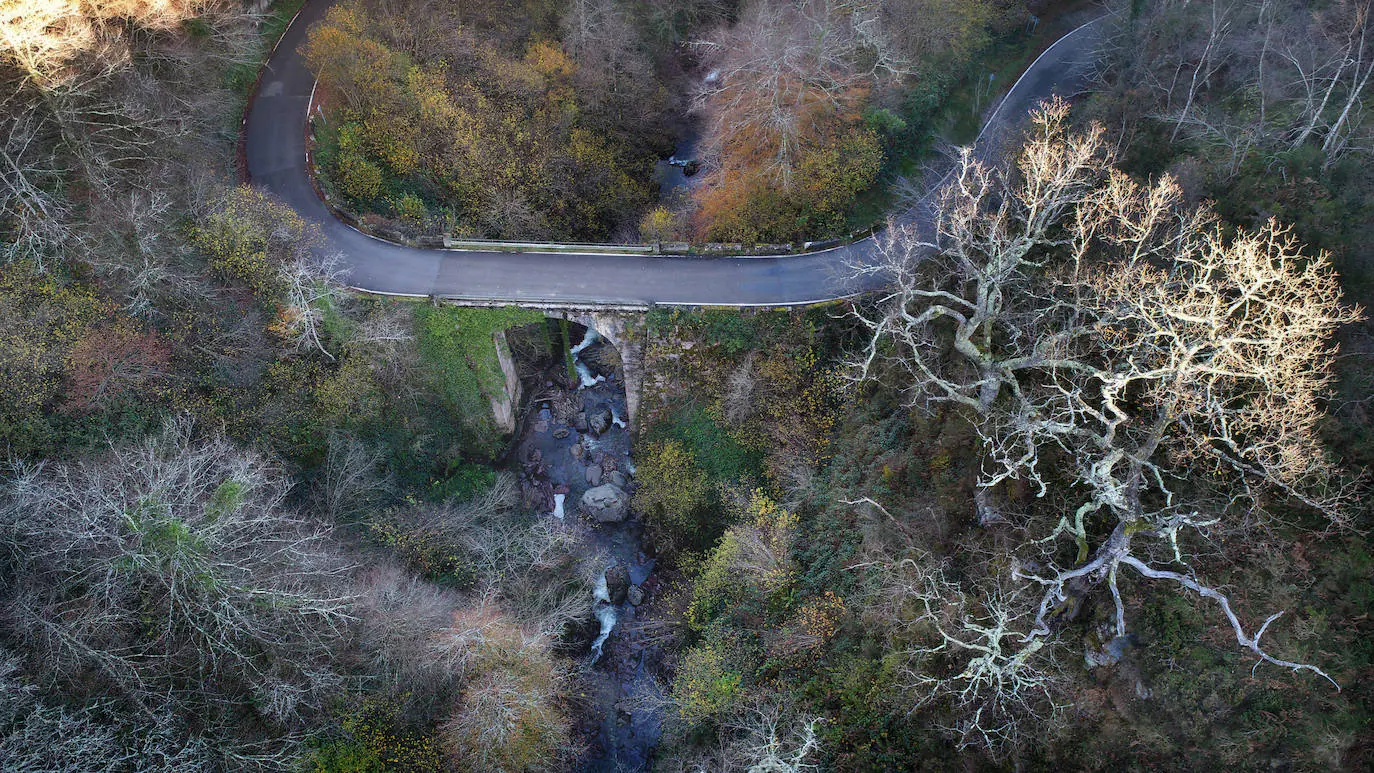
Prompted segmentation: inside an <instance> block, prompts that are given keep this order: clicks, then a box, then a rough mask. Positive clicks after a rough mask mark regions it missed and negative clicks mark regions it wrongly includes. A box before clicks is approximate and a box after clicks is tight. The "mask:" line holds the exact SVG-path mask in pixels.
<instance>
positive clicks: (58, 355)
mask: <svg viewBox="0 0 1374 773" xmlns="http://www.w3.org/2000/svg"><path fill="white" fill-rule="evenodd" d="M109 310H110V309H109V306H108V305H107V304H106V303H104V302H102V301H100V300H99V299H98V298H97V297H96V296H95V295H94V294H93V293H92V292H90V290H88V289H86V288H84V287H81V286H79V285H76V284H74V283H72V282H70V281H65V280H64V279H62V278H60V277H59V276H57V275H54V274H52V273H45V272H43V271H42V270H40V269H39V267H38V266H37V265H35V264H33V263H29V262H13V263H8V264H4V265H0V447H3V448H4V449H5V451H7V452H8V453H10V454H14V455H18V456H29V455H32V454H35V453H38V452H42V451H52V450H55V448H54V445H55V444H56V443H57V442H58V441H59V438H60V433H61V421H60V419H61V417H60V416H58V415H56V414H55V409H56V408H57V403H58V401H59V399H60V398H61V395H62V385H63V379H64V376H65V373H66V369H67V362H68V357H69V356H70V354H71V352H72V350H73V348H74V347H75V346H76V345H77V344H78V342H80V341H81V339H82V338H83V337H84V336H86V335H87V334H88V333H89V331H90V330H91V328H92V326H93V325H94V324H95V323H96V322H97V320H99V319H101V318H103V317H105V316H106V315H107V314H108V312H109Z"/></svg>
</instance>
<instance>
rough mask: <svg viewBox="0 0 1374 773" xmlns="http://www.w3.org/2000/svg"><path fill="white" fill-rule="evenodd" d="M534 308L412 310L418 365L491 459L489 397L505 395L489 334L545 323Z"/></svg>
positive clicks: (494, 447) (495, 437) (494, 436)
mask: <svg viewBox="0 0 1374 773" xmlns="http://www.w3.org/2000/svg"><path fill="white" fill-rule="evenodd" d="M543 319H544V316H543V314H541V313H539V312H538V311H533V310H530V309H519V308H515V307H506V308H500V309H476V308H462V307H457V306H421V307H418V308H417V309H416V313H415V321H416V327H417V328H418V330H417V340H416V345H417V348H418V350H419V353H420V362H421V367H422V368H423V370H424V371H425V372H426V374H427V375H428V377H429V380H430V383H431V385H432V386H433V388H434V389H435V390H436V392H437V393H438V394H439V395H440V396H441V397H442V399H443V400H444V402H445V404H446V405H447V406H448V408H449V409H450V410H451V411H452V412H453V413H454V414H456V415H458V416H462V417H463V418H464V420H465V421H466V422H467V424H468V428H469V431H470V432H471V433H472V435H473V437H474V442H475V446H476V448H477V450H479V451H480V452H482V453H485V454H487V455H488V457H489V458H490V457H494V456H495V454H496V453H497V451H498V450H499V443H500V435H499V433H498V432H497V430H496V428H495V426H494V425H493V424H492V419H491V402H490V401H491V399H492V398H493V397H495V396H498V395H501V394H503V391H504V389H505V376H504V374H503V373H502V371H501V364H500V362H499V361H498V360H497V357H496V344H495V341H494V339H493V337H492V336H493V335H494V334H495V333H497V332H499V331H503V330H507V329H509V328H512V327H517V326H520V325H531V324H536V323H541V322H543Z"/></svg>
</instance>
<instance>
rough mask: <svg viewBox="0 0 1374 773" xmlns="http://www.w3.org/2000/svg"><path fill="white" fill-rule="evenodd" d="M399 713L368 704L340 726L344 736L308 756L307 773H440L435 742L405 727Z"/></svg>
mask: <svg viewBox="0 0 1374 773" xmlns="http://www.w3.org/2000/svg"><path fill="white" fill-rule="evenodd" d="M398 713H399V712H398V711H397V709H396V708H395V707H389V706H388V705H387V704H385V703H383V702H381V701H376V700H373V701H367V702H365V703H364V704H363V705H362V706H360V707H359V708H358V709H357V710H356V711H354V712H353V713H352V714H350V715H348V716H347V717H345V718H344V719H343V721H342V722H341V723H340V725H341V729H342V730H343V735H342V736H341V737H338V738H331V739H327V740H320V741H317V742H316V744H315V746H314V748H313V749H311V751H310V752H309V753H308V754H307V755H306V757H305V760H304V764H303V766H302V767H303V768H304V770H305V771H306V772H307V773H440V771H443V770H444V765H443V760H442V758H441V757H440V755H439V748H438V744H437V743H436V742H435V740H434V739H433V738H432V737H431V736H429V735H425V734H422V733H417V732H414V731H412V730H408V729H406V728H405V727H403V726H402V725H401V723H400V721H399V716H398Z"/></svg>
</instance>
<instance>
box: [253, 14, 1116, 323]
mask: <svg viewBox="0 0 1374 773" xmlns="http://www.w3.org/2000/svg"><path fill="white" fill-rule="evenodd" d="M330 4H331V3H330V2H329V0H313V1H312V2H308V3H307V4H306V5H305V7H304V8H303V9H302V10H301V12H300V14H299V15H298V16H297V18H296V20H295V22H294V23H292V25H291V27H290V28H289V29H288V30H287V31H286V34H285V35H284V36H283V38H282V40H281V42H280V44H279V45H278V46H277V49H276V51H275V52H274V53H273V55H272V57H271V58H270V59H269V60H268V62H267V65H266V67H265V69H264V71H263V74H262V79H261V81H260V83H259V85H258V91H257V94H256V95H255V98H254V101H253V105H252V108H251V110H250V111H249V114H248V119H247V122H246V125H245V127H244V132H245V145H246V148H245V151H246V154H247V164H248V174H249V177H250V179H251V181H252V183H253V184H254V185H257V186H260V187H262V188H264V189H266V190H267V191H269V192H271V193H272V194H274V195H276V196H278V197H279V198H281V199H282V200H284V201H285V202H286V203H287V204H289V205H290V206H292V207H293V208H295V210H296V211H297V212H299V213H300V214H301V216H302V217H304V218H305V219H307V220H309V221H313V222H316V223H318V224H319V226H320V228H321V230H322V231H323V233H324V237H325V239H326V242H327V245H328V248H329V249H333V250H337V251H338V252H339V253H341V254H342V256H343V260H344V264H345V266H346V267H347V270H348V283H349V284H350V285H352V286H354V287H356V288H358V289H361V290H366V291H370V292H377V293H387V294H398V295H418V296H439V297H449V298H463V299H469V300H493V301H508V302H511V303H552V304H569V305H571V304H630V305H641V304H653V303H658V304H678V305H740V306H777V305H784V304H797V303H807V302H814V301H822V300H830V299H834V298H840V297H844V296H847V295H851V294H853V293H855V292H858V291H860V290H864V289H870V288H868V287H863V286H860V285H859V283H858V282H857V280H855V279H854V278H853V275H852V271H851V270H850V267H851V266H853V265H859V264H864V263H867V262H869V261H871V259H872V257H873V255H874V251H875V246H874V243H873V240H872V239H865V240H863V241H859V242H855V243H853V244H849V245H845V246H843V247H836V248H834V249H829V250H824V251H820V252H813V253H807V254H794V255H780V256H776V257H669V256H657V255H604V254H579V253H568V252H558V253H541V252H521V253H511V252H483V251H469V250H462V251H460V250H439V249H418V248H414V247H403V246H400V245H397V244H392V243H390V242H386V241H382V240H380V239H376V238H374V237H371V236H368V235H366V234H363V233H361V232H359V231H356V230H354V229H353V228H351V227H349V226H347V225H345V224H343V223H342V222H340V221H339V220H337V219H336V218H334V216H333V215H332V214H331V213H330V212H329V210H328V209H327V208H326V207H325V205H324V203H323V202H322V201H320V199H319V197H318V196H317V195H316V193H315V190H314V188H313V187H312V185H311V182H310V176H309V173H308V170H307V168H306V155H305V138H306V118H307V116H306V113H307V110H308V108H309V103H310V96H311V92H312V90H313V89H314V85H315V79H314V76H312V75H311V73H310V71H309V70H308V69H307V68H306V66H305V61H304V58H303V57H302V56H300V54H299V53H298V52H297V49H298V48H299V47H300V46H301V44H302V43H303V42H304V41H305V36H306V31H307V29H308V28H309V26H310V25H311V24H313V23H314V22H315V21H317V20H318V19H320V18H321V17H322V16H323V15H324V13H325V11H326V10H327V9H328V8H329V6H330ZM1101 27H1102V25H1101V24H1098V23H1097V22H1092V23H1089V24H1087V25H1084V26H1082V27H1079V28H1078V29H1076V30H1074V31H1073V32H1071V33H1069V34H1068V35H1065V36H1064V37H1063V38H1061V39H1060V40H1059V41H1058V42H1056V43H1055V44H1054V45H1053V46H1052V47H1051V48H1050V49H1049V50H1047V51H1046V52H1045V53H1044V54H1043V55H1041V57H1040V58H1039V59H1037V60H1036V61H1035V63H1034V64H1032V65H1031V67H1030V68H1029V69H1028V70H1027V71H1026V73H1025V74H1024V75H1023V76H1022V77H1021V79H1020V80H1019V81H1017V83H1016V84H1015V86H1013V88H1012V90H1011V91H1010V92H1009V93H1008V94H1007V96H1006V98H1005V99H1003V101H1002V103H1001V104H1000V106H999V107H998V108H997V109H996V110H995V111H994V112H993V114H992V115H991V116H990V117H989V119H988V121H987V124H986V125H985V127H984V129H983V132H982V134H980V138H979V140H978V146H977V148H978V152H979V154H980V155H991V154H993V153H995V151H997V150H998V149H1000V148H1001V147H1002V146H1003V145H1004V144H1005V143H1006V142H1007V141H1008V139H1009V138H1012V137H1014V136H1015V133H1016V131H1017V130H1018V129H1019V128H1020V127H1021V126H1022V125H1023V124H1024V121H1025V117H1026V114H1027V113H1028V111H1029V110H1030V109H1031V108H1032V107H1033V106H1034V105H1035V104H1036V103H1038V102H1039V101H1040V100H1042V99H1045V98H1046V97H1049V96H1051V95H1052V94H1061V95H1069V94H1072V93H1075V92H1077V91H1078V90H1080V89H1081V88H1082V85H1083V83H1084V82H1085V79H1086V77H1087V74H1088V72H1089V70H1090V69H1091V66H1092V64H1093V60H1094V52H1095V51H1096V49H1097V45H1098V43H1099V40H1100V34H1099V30H1100V28H1101ZM916 217H917V220H918V224H919V223H920V222H921V221H923V220H928V217H929V216H928V215H925V216H923V215H921V214H919V213H918V214H917V215H916ZM869 281H872V280H871V279H870V280H869Z"/></svg>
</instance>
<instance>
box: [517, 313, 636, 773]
mask: <svg viewBox="0 0 1374 773" xmlns="http://www.w3.org/2000/svg"><path fill="white" fill-rule="evenodd" d="M571 357H572V363H573V366H574V369H575V371H576V375H577V378H576V380H575V381H574V379H572V377H571V376H572V374H571V373H564V372H560V371H564V370H566V367H564V366H560V365H558V364H554V365H552V366H550V367H549V368H548V370H547V371H546V373H545V376H544V379H543V389H542V390H541V391H540V392H539V393H538V394H537V395H536V397H535V399H534V400H532V401H531V403H530V404H529V407H528V408H527V410H528V412H529V413H528V415H527V416H526V417H525V420H524V422H523V423H522V424H523V430H522V434H521V437H520V441H519V445H518V446H517V449H516V454H517V456H516V459H517V462H518V465H519V472H520V481H521V485H522V489H523V492H524V497H525V504H526V506H527V507H528V508H529V509H530V510H531V511H533V512H537V513H544V514H547V515H546V516H545V517H548V518H559V519H562V520H564V521H567V522H569V523H572V524H574V526H575V528H577V529H579V530H583V531H584V533H585V534H586V535H587V536H588V537H589V538H590V539H591V541H592V542H593V544H594V545H595V546H596V549H597V551H598V554H600V555H603V556H605V557H606V558H605V562H606V567H605V571H604V572H603V573H602V574H601V575H600V582H599V583H598V585H597V587H596V589H595V592H594V606H593V610H594V614H595V621H594V622H593V621H588V623H589V625H588V630H587V635H588V637H589V638H590V639H591V641H590V645H589V647H588V649H587V652H586V654H585V655H584V656H583V657H584V658H585V660H584V662H583V665H584V666H585V668H584V684H586V686H587V687H586V691H587V694H586V696H585V700H586V706H587V711H586V714H585V715H584V716H583V717H582V720H581V722H580V725H581V731H582V732H581V735H582V737H583V738H584V739H585V741H586V742H587V745H588V750H587V752H586V754H585V755H584V757H583V759H582V761H581V763H580V764H579V765H578V766H577V768H576V769H578V770H586V771H607V772H609V771H640V770H646V769H647V768H648V766H649V762H650V759H651V757H652V754H653V750H654V747H655V745H656V744H657V742H658V738H659V735H660V725H661V717H660V716H659V714H658V712H657V711H655V710H654V709H652V708H650V707H649V706H648V705H647V703H646V702H645V701H642V700H640V698H641V697H642V696H643V695H645V694H647V693H648V692H649V691H650V690H652V684H653V683H652V680H651V678H650V676H649V674H648V667H649V666H650V665H651V664H652V662H654V661H655V660H656V659H657V657H659V655H660V654H661V653H659V652H657V648H656V647H653V646H649V645H647V644H646V642H645V640H644V637H643V636H642V635H639V634H637V633H636V628H637V626H635V625H633V623H634V621H635V620H636V619H637V618H639V617H640V616H642V615H644V614H645V612H646V611H647V607H646V606H645V605H646V604H648V603H650V601H651V600H652V598H653V596H654V594H655V591H656V590H657V583H656V580H655V577H654V575H653V569H654V559H653V558H651V557H650V556H648V555H646V553H645V551H644V548H643V545H642V544H641V537H642V524H641V523H640V521H639V520H638V518H637V517H635V515H634V514H633V512H632V511H631V508H630V498H631V495H632V494H633V492H634V487H635V482H634V462H633V461H632V459H631V456H630V450H631V448H630V446H631V437H630V432H629V428H628V426H627V425H626V422H625V419H624V417H625V416H626V403H625V386H624V381H623V372H622V371H621V369H620V368H619V367H618V358H617V357H616V355H615V353H614V349H613V348H611V347H610V346H609V345H607V344H606V343H605V342H604V341H602V340H600V338H599V337H598V336H597V334H596V331H594V330H588V331H587V333H586V334H585V335H584V336H583V339H582V341H581V342H580V343H579V344H578V345H577V346H574V347H572V350H571ZM570 382H571V383H570Z"/></svg>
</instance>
